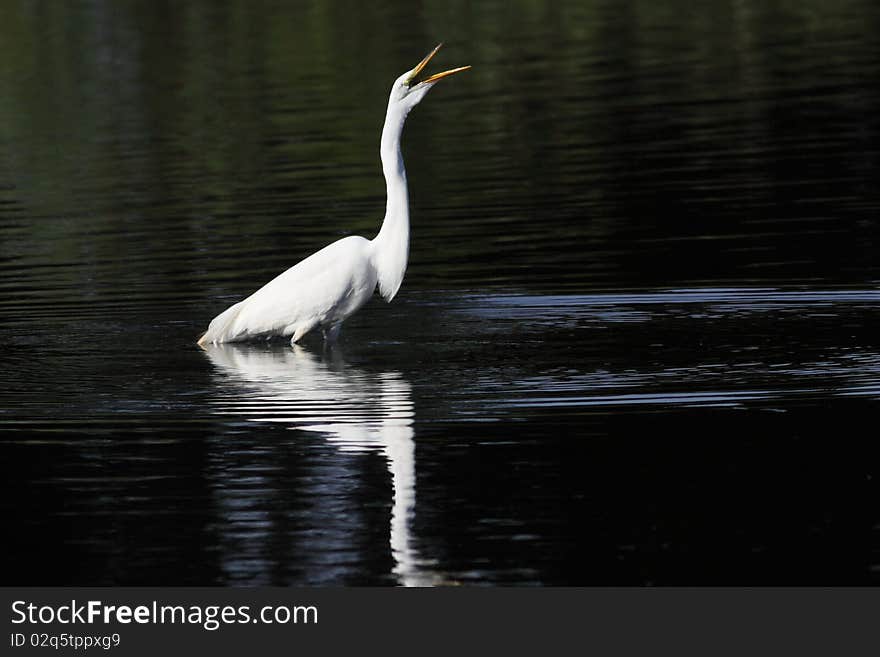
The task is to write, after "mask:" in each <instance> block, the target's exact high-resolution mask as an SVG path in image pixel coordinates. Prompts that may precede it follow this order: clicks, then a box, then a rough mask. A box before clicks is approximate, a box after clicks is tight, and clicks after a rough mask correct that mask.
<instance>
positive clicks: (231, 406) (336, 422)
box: [206, 344, 436, 586]
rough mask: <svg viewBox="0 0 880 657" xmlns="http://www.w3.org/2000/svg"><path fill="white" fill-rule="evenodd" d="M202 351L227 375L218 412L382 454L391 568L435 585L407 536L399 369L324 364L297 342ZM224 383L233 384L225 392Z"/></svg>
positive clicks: (409, 437) (404, 411)
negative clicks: (388, 484) (389, 496)
mask: <svg viewBox="0 0 880 657" xmlns="http://www.w3.org/2000/svg"><path fill="white" fill-rule="evenodd" d="M206 351H207V354H208V356H209V358H210V359H211V362H212V363H213V364H214V366H215V367H216V368H217V370H218V371H219V372H222V373H223V374H225V375H226V376H228V377H229V379H227V380H225V381H224V386H222V387H220V389H219V390H220V392H221V393H224V395H223V396H222V397H221V398H220V399H219V400H218V406H219V407H220V408H221V409H222V411H223V412H225V413H229V412H232V413H236V414H242V415H244V416H246V417H247V418H248V420H250V421H255V422H276V423H283V424H286V425H289V426H290V427H291V428H296V429H302V430H306V431H317V432H320V433H322V434H324V435H325V436H326V437H327V439H328V440H329V441H330V442H331V443H333V444H334V445H336V446H337V447H338V448H339V449H340V450H341V451H343V452H363V451H381V453H382V454H383V455H384V456H385V458H386V459H387V461H388V470H389V471H390V473H391V476H392V484H393V487H394V498H393V504H392V510H391V539H390V543H391V553H392V556H393V558H394V562H395V567H394V573H395V575H397V577H398V581H399V582H400V583H402V584H404V585H407V586H412V585H415V586H419V585H430V584H434V583H436V580H435V578H434V576H433V575H432V573H430V572H429V571H427V570H425V569H424V567H423V566H424V565H425V563H424V562H422V561H420V559H419V558H418V555H417V552H416V550H415V548H414V547H413V546H412V540H411V537H410V521H411V519H412V516H413V515H414V512H415V495H416V488H415V443H414V442H413V428H412V423H413V403H412V394H411V392H412V391H411V387H410V384H409V382H407V381H406V380H405V379H404V378H403V377H402V376H401V375H400V373H399V372H379V373H371V372H366V371H363V370H359V369H355V368H350V367H347V366H346V365H345V364H344V363H343V362H342V361H341V359H340V358H338V357H337V358H334V359H333V360H332V361H331V362H330V363H329V364H328V363H325V362H323V361H321V360H319V359H318V358H317V357H315V356H314V355H313V354H311V353H309V352H308V351H307V350H306V349H304V348H303V347H300V346H298V345H294V346H293V347H292V348H291V347H286V346H285V347H284V348H283V349H278V348H277V347H271V346H254V345H240V344H227V345H220V346H212V347H209V348H208V349H207V350H206ZM230 382H231V383H233V384H239V385H236V386H235V387H234V388H231V389H230V388H229V383H230ZM227 392H228V393H229V394H228V395H226V394H225V393H227Z"/></svg>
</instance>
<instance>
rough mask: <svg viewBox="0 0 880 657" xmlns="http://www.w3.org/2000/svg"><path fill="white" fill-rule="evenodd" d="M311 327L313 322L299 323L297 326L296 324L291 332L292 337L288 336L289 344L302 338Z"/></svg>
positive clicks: (293, 343) (313, 325)
mask: <svg viewBox="0 0 880 657" xmlns="http://www.w3.org/2000/svg"><path fill="white" fill-rule="evenodd" d="M313 328H315V322H312V323H308V324H300V325H299V326H297V327H296V330H295V331H294V332H293V337H292V338H290V346H291V347H292V346H293V345H295V344H296V343H297V342H299V341H300V340H302V338H303V336H304V335H305V334H306V333H308V332H309V331H311V330H312V329H313Z"/></svg>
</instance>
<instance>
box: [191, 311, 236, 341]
mask: <svg viewBox="0 0 880 657" xmlns="http://www.w3.org/2000/svg"><path fill="white" fill-rule="evenodd" d="M241 304H242V302H241V301H239V302H238V303H236V304H233V305H232V306H229V308H227V309H226V310H224V311H223V312H222V313H220V314H219V315H217V316H216V317H215V318H214V319H212V320H211V323H210V324H208V330H207V331H205V333H204V334H203V335H202V337H200V338H199V342H198V344H199V346H205V345H206V344H211V343H214V344H216V343H218V342H229V341H230V339H231V338H233V337H234V336H233V335H232V334H231V329H232V324H233V322H235V320H236V318H237V317H238V314H239V313H240V312H241Z"/></svg>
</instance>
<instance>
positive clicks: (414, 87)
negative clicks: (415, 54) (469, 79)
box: [388, 43, 470, 113]
mask: <svg viewBox="0 0 880 657" xmlns="http://www.w3.org/2000/svg"><path fill="white" fill-rule="evenodd" d="M442 45H443V44H442V43H441V44H440V45H438V46H437V47H436V48H434V50H432V51H431V52H429V53H428V54H427V55H426V56H425V58H424V59H423V60H422V61H420V62H419V63H418V64H417V65H416V67H415V68H413V69H412V70H410V71H407V72H406V73H404V74H403V75H401V76H400V77H399V78H397V79H396V80H395V81H394V85H393V86H392V87H391V97H390V98H389V101H388V102H389V105H396V106H399V107H400V108H401V109H402V110H403V111H404V113H409V111H410V110H411V109H412V108H413V107H415V106H416V105H418V104H419V103H420V102H422V98H424V97H425V94H427V93H428V91H430V89H431V87H433V86H434V85H435V84H437V82H439V81H440V80H442V79H443V78H445V77H449V76H450V75H454V74H455V73H460V72H461V71H466V70H468V69H469V68H470V66H460V67H459V68H453V69H450V70H448V71H443V72H442V73H435V74H434V75H432V76H430V77H428V78H426V79H424V80H421V81H419V80H418V76H419V73H421V72H422V69H423V68H425V66H427V65H428V62H429V61H431V58H432V57H433V56H434V55H436V54H437V51H438V50H440V46H442Z"/></svg>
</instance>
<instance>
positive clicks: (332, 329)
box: [324, 322, 342, 345]
mask: <svg viewBox="0 0 880 657" xmlns="http://www.w3.org/2000/svg"><path fill="white" fill-rule="evenodd" d="M341 330H342V322H339V323H337V324H332V325H331V326H327V327H324V342H325V343H326V344H328V345H332V344H335V343H336V339H337V338H338V337H339V332H340V331H341Z"/></svg>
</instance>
